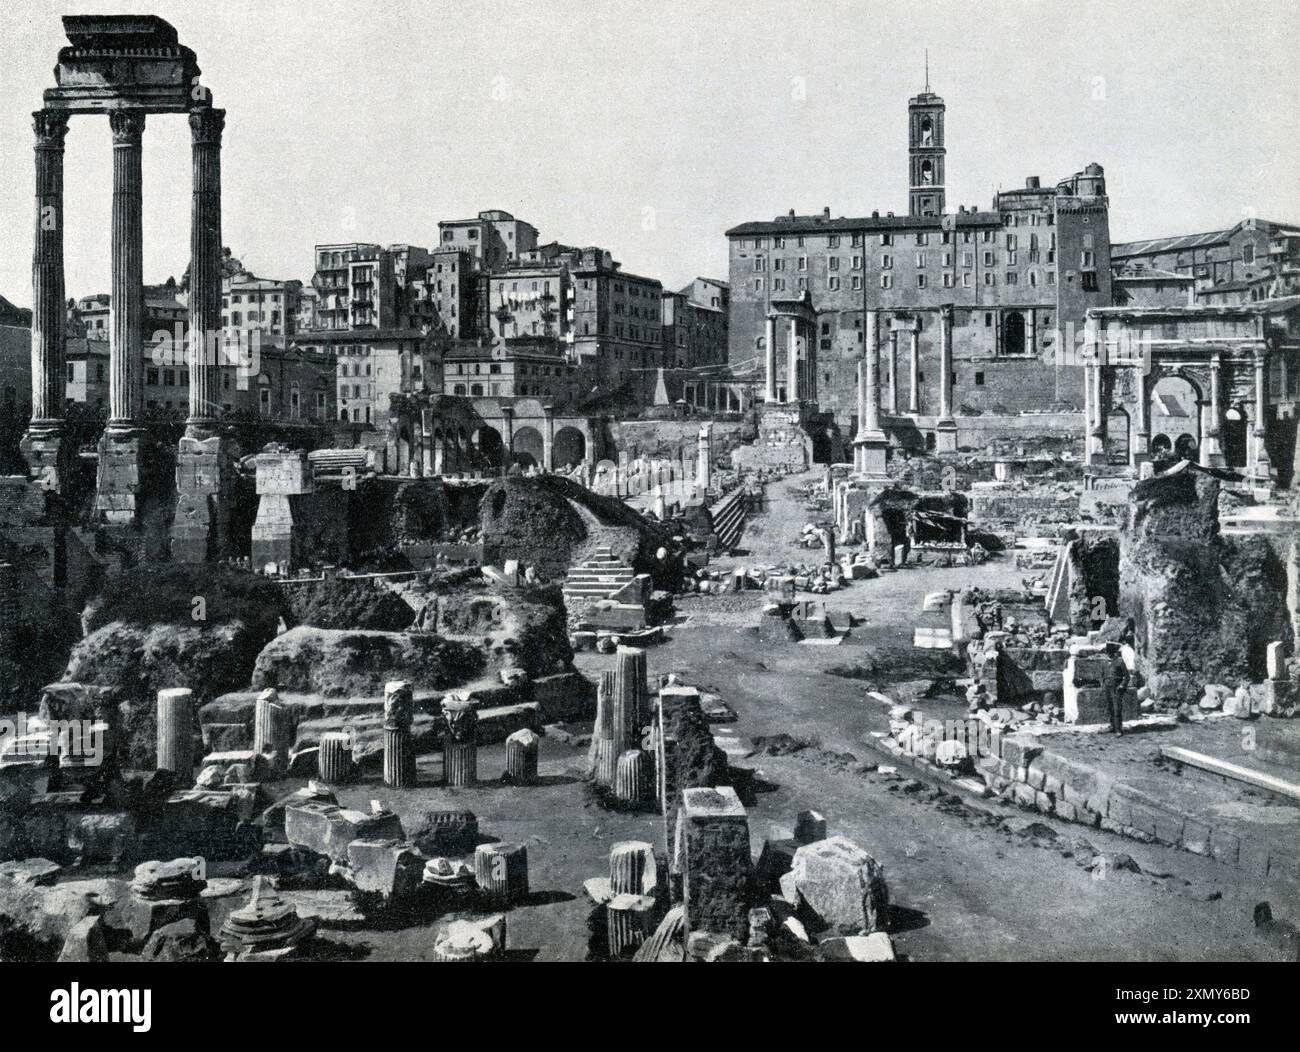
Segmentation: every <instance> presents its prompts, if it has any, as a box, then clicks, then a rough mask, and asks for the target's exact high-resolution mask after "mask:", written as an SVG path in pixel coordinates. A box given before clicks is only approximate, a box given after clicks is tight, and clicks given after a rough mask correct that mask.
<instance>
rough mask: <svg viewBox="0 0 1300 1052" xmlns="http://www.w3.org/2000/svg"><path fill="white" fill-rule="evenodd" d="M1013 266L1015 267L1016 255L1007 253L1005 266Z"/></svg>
mask: <svg viewBox="0 0 1300 1052" xmlns="http://www.w3.org/2000/svg"><path fill="white" fill-rule="evenodd" d="M1015 265H1016V254H1015V253H1014V252H1008V253H1007V266H1009V267H1014V266H1015Z"/></svg>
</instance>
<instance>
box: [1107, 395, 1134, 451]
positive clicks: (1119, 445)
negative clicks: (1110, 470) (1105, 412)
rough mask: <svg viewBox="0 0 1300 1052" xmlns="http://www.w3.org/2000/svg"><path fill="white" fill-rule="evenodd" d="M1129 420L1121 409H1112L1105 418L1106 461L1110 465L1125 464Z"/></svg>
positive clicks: (1128, 438)
mask: <svg viewBox="0 0 1300 1052" xmlns="http://www.w3.org/2000/svg"><path fill="white" fill-rule="evenodd" d="M1129 441H1130V437H1129V419H1128V413H1127V412H1126V411H1125V410H1123V409H1112V410H1111V411H1110V415H1109V416H1107V417H1106V459H1107V461H1108V462H1109V463H1111V464H1127V463H1128V458H1129Z"/></svg>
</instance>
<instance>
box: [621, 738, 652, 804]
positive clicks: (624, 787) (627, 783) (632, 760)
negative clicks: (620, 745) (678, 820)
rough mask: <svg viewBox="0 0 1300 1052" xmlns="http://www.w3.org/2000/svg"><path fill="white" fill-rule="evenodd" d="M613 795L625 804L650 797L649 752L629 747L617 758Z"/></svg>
mask: <svg viewBox="0 0 1300 1052" xmlns="http://www.w3.org/2000/svg"><path fill="white" fill-rule="evenodd" d="M614 795H615V796H616V797H617V798H618V799H619V800H622V801H623V802H624V803H625V804H639V803H643V802H644V801H646V800H648V799H649V798H650V754H649V753H647V752H642V751H641V750H640V749H629V750H628V751H627V752H625V753H623V755H622V756H620V757H619V758H618V770H617V771H616V772H615V774H614Z"/></svg>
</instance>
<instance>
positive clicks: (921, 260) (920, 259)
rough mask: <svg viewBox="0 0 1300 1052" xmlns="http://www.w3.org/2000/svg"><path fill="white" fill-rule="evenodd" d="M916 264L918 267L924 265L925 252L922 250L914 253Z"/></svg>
mask: <svg viewBox="0 0 1300 1052" xmlns="http://www.w3.org/2000/svg"><path fill="white" fill-rule="evenodd" d="M916 265H917V266H918V267H923V266H925V253H924V252H918V253H917V254H916Z"/></svg>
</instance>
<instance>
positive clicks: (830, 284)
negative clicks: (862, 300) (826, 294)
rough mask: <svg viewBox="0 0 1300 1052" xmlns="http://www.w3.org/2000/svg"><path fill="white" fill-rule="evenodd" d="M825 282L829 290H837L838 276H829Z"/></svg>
mask: <svg viewBox="0 0 1300 1052" xmlns="http://www.w3.org/2000/svg"><path fill="white" fill-rule="evenodd" d="M826 284H827V286H828V287H829V288H830V290H831V291H832V292H838V291H839V290H840V279H839V278H831V279H830V280H829V281H827V283H826Z"/></svg>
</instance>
